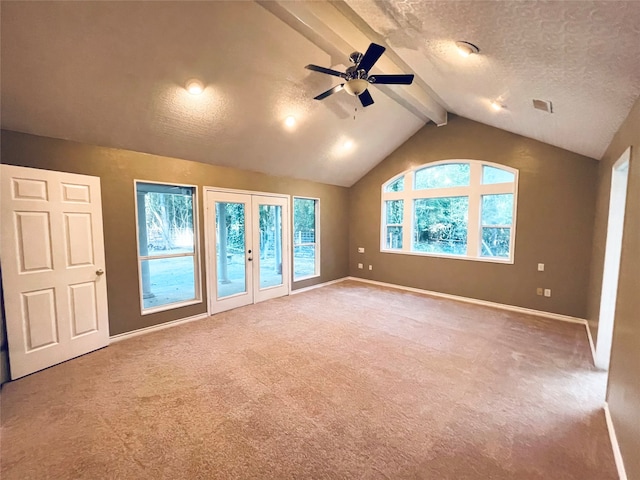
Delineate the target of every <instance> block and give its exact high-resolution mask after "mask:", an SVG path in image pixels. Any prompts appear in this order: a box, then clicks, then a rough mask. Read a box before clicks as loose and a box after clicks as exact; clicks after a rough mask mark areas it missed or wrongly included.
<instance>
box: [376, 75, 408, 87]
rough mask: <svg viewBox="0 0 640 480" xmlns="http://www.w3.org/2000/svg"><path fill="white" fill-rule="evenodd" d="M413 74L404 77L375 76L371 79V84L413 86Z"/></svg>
mask: <svg viewBox="0 0 640 480" xmlns="http://www.w3.org/2000/svg"><path fill="white" fill-rule="evenodd" d="M413 76H414V75H413V73H407V74H403V75H373V76H371V77H369V81H370V82H371V83H378V84H386V85H411V82H413Z"/></svg>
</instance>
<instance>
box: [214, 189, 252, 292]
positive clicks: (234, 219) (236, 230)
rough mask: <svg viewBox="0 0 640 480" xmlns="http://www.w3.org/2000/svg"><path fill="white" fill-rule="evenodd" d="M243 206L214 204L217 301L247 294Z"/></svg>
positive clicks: (239, 204) (238, 204) (240, 204)
mask: <svg viewBox="0 0 640 480" xmlns="http://www.w3.org/2000/svg"><path fill="white" fill-rule="evenodd" d="M244 209H245V204H244V203H230V202H216V264H217V268H218V272H217V273H218V275H217V277H218V278H217V281H218V298H223V297H228V296H231V295H236V294H238V293H244V292H246V291H247V278H246V273H247V270H246V261H245V258H246V256H245V245H246V242H245V211H244Z"/></svg>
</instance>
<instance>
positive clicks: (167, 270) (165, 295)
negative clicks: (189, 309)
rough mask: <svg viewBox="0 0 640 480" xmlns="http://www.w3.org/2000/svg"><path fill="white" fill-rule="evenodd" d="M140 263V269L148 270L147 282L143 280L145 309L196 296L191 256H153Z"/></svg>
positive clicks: (183, 300) (191, 298) (192, 258)
mask: <svg viewBox="0 0 640 480" xmlns="http://www.w3.org/2000/svg"><path fill="white" fill-rule="evenodd" d="M141 263H142V271H143V272H146V271H148V272H149V277H148V278H149V282H148V283H147V282H143V292H142V298H143V303H144V308H145V309H146V308H153V307H159V306H161V305H167V304H170V303H178V302H185V301H188V300H194V299H195V298H196V292H195V269H194V257H193V256H187V257H172V258H154V259H152V260H142V262H141Z"/></svg>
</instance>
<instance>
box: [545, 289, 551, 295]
mask: <svg viewBox="0 0 640 480" xmlns="http://www.w3.org/2000/svg"><path fill="white" fill-rule="evenodd" d="M544 296H545V297H550V296H551V289H550V288H545V289H544Z"/></svg>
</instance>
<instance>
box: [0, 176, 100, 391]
mask: <svg viewBox="0 0 640 480" xmlns="http://www.w3.org/2000/svg"><path fill="white" fill-rule="evenodd" d="M0 173H1V176H2V178H1V182H0V183H1V186H2V197H1V198H2V208H1V217H2V242H1V244H0V257H1V259H2V285H3V289H4V302H5V313H6V323H7V337H8V338H7V339H8V343H9V360H10V366H11V378H12V379H16V378H19V377H22V376H24V375H28V374H30V373H33V372H35V371H38V370H41V369H43V368H47V367H49V366H51V365H55V364H57V363H60V362H63V361H65V360H68V359H70V358H73V357H77V356H79V355H82V354H84V353H87V352H91V351H93V350H96V349H98V348H101V347H104V346H106V345H108V343H109V319H108V312H107V286H106V278H105V272H104V268H105V263H104V240H103V232H102V201H101V196H100V179H99V178H97V177H89V176H86V175H75V174H70V173H62V172H54V171H49V170H39V169H34V168H25V167H16V166H12V165H2V166H1V170H0Z"/></svg>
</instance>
